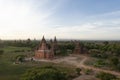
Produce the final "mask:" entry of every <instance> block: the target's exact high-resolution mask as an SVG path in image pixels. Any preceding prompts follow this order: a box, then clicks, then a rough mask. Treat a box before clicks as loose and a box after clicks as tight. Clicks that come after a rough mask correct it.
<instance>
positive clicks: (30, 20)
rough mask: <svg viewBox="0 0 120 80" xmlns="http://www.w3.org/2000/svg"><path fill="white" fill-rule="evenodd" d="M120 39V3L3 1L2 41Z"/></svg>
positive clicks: (102, 0) (97, 0) (0, 8)
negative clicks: (29, 39)
mask: <svg viewBox="0 0 120 80" xmlns="http://www.w3.org/2000/svg"><path fill="white" fill-rule="evenodd" d="M43 35H45V37H46V38H53V37H54V36H57V38H59V39H100V40H106V39H112V40H119V39H120V0H0V38H1V39H27V38H32V39H33V38H36V39H40V38H42V36H43Z"/></svg>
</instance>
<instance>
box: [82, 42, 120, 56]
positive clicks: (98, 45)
mask: <svg viewBox="0 0 120 80" xmlns="http://www.w3.org/2000/svg"><path fill="white" fill-rule="evenodd" d="M84 44H85V46H86V47H87V49H89V50H91V49H94V50H97V51H98V52H99V53H110V54H113V55H117V56H120V42H108V41H105V42H91V43H84Z"/></svg>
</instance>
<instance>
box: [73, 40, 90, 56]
mask: <svg viewBox="0 0 120 80" xmlns="http://www.w3.org/2000/svg"><path fill="white" fill-rule="evenodd" d="M73 53H74V54H85V53H88V51H87V49H86V48H85V47H84V46H83V45H82V44H80V43H79V42H75V49H74V52H73Z"/></svg>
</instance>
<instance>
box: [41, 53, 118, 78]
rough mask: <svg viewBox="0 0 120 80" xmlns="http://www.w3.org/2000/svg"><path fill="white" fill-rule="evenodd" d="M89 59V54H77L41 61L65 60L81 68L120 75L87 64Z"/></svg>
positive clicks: (56, 61)
mask: <svg viewBox="0 0 120 80" xmlns="http://www.w3.org/2000/svg"><path fill="white" fill-rule="evenodd" d="M78 58H80V60H78ZM87 59H88V57H87V56H83V55H77V56H67V57H63V58H58V59H54V60H39V61H44V62H53V63H60V62H65V63H67V64H72V65H75V66H77V67H80V68H81V67H83V68H85V69H92V70H94V71H99V72H106V73H110V74H113V75H116V76H120V73H119V72H115V71H110V70H104V69H100V68H95V67H92V66H87V65H85V64H84V63H85V61H86V60H87Z"/></svg>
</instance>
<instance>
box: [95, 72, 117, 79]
mask: <svg viewBox="0 0 120 80" xmlns="http://www.w3.org/2000/svg"><path fill="white" fill-rule="evenodd" d="M96 77H97V78H100V79H101V80H113V79H117V78H116V76H115V75H112V74H109V73H104V72H100V73H98V74H97V75H96Z"/></svg>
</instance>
